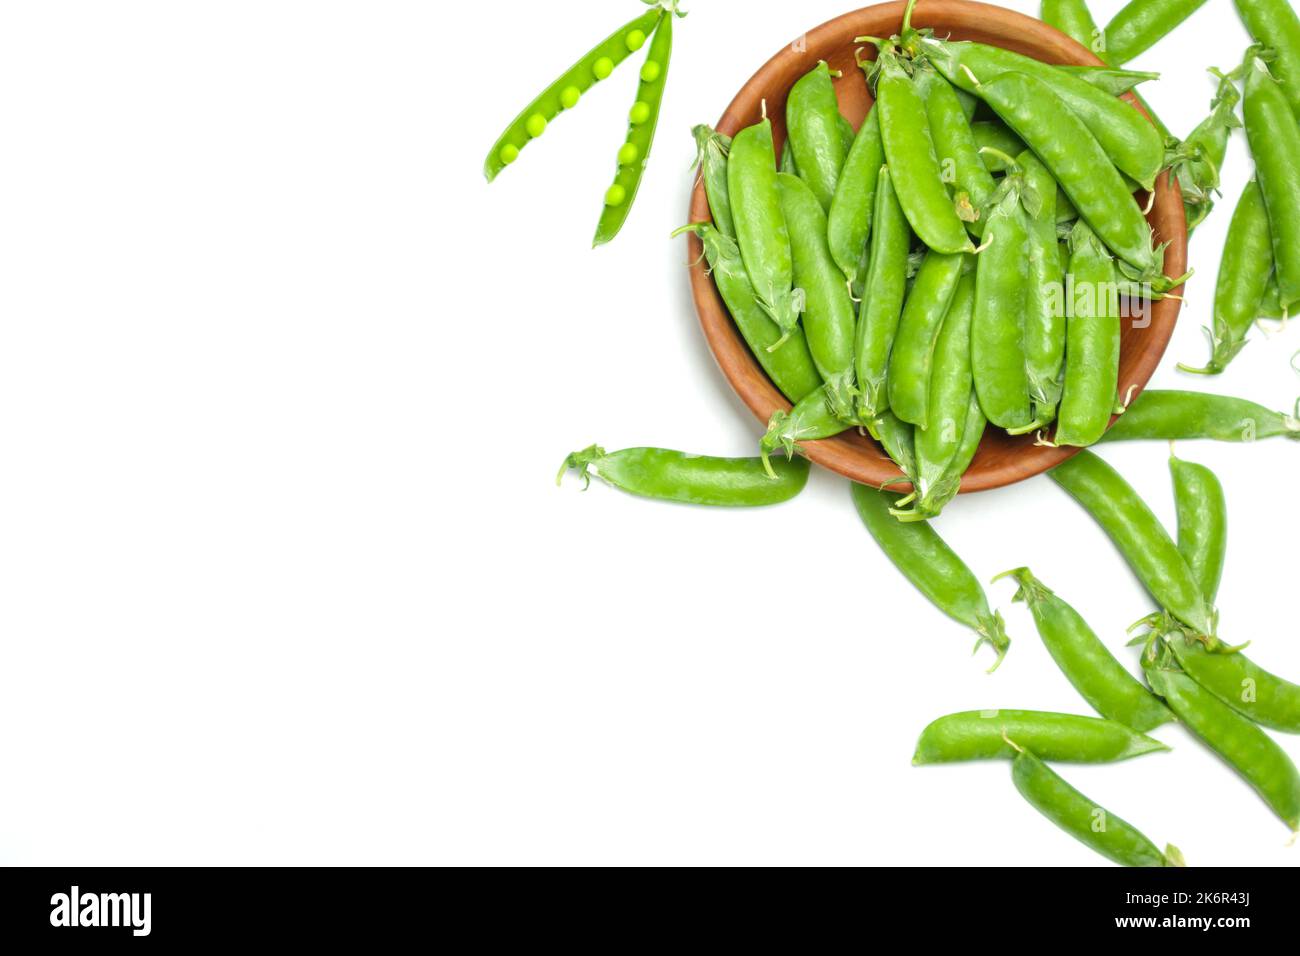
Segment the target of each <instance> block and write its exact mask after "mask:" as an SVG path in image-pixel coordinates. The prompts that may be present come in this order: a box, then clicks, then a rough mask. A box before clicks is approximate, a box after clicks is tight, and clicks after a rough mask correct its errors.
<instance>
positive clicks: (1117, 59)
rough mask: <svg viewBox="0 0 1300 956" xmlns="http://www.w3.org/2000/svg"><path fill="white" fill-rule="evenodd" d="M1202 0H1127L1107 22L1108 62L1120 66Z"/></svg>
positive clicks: (1163, 35) (1203, 0)
mask: <svg viewBox="0 0 1300 956" xmlns="http://www.w3.org/2000/svg"><path fill="white" fill-rule="evenodd" d="M1203 6H1205V0H1129V2H1128V3H1127V4H1126V5H1125V6H1124V7H1123V9H1121V10H1120V11H1119V13H1117V14H1115V16H1114V18H1112V19H1111V21H1110V23H1108V24H1106V46H1105V51H1106V55H1105V56H1104V57H1103V59H1105V60H1106V62H1107V63H1113V64H1115V65H1116V66H1122V65H1123V64H1125V63H1127V62H1129V61H1130V60H1132V59H1133V58H1134V57H1137V56H1140V55H1141V54H1143V53H1145V52H1146V51H1147V50H1149V49H1151V47H1153V46H1155V45H1156V43H1158V42H1159V41H1160V40H1162V39H1164V38H1165V37H1166V36H1168V35H1169V34H1170V33H1172V32H1173V30H1174V29H1175V28H1176V27H1177V26H1178V25H1179V24H1181V23H1182V22H1183V21H1184V20H1186V19H1187V18H1188V17H1190V16H1191V15H1192V14H1193V13H1195V12H1196V11H1197V10H1199V9H1200V8H1201V7H1203Z"/></svg>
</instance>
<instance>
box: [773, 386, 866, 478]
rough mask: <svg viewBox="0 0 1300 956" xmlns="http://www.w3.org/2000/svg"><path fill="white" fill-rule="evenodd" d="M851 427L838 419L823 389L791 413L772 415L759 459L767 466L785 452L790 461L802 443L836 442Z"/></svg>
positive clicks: (814, 393) (807, 398) (781, 412)
mask: <svg viewBox="0 0 1300 956" xmlns="http://www.w3.org/2000/svg"><path fill="white" fill-rule="evenodd" d="M851 427H852V426H851V425H849V424H848V423H847V422H845V421H843V420H842V419H840V418H838V417H837V416H836V415H835V413H834V412H833V411H832V410H831V406H830V403H829V402H828V401H827V400H826V390H825V389H824V388H819V389H817V390H815V391H813V392H809V393H808V394H807V395H805V396H804V397H803V398H802V399H800V400H799V402H798V404H796V405H795V406H794V408H792V409H790V411H788V412H785V411H777V412H773V413H772V417H771V419H769V420H768V423H767V433H766V434H765V435H764V436H763V439H762V441H760V442H759V446H758V448H759V455H760V456H761V458H762V461H763V462H764V463H766V462H767V461H768V459H769V458H770V457H771V455H772V452H774V451H777V450H781V451H784V452H785V454H786V457H787V458H789V457H792V456H793V455H794V453H795V448H796V446H797V445H798V443H799V442H805V441H818V440H820V439H823V438H834V437H835V436H836V435H838V434H840V432H844V431H848V429H849V428H851ZM772 474H775V473H774V472H773V473H772Z"/></svg>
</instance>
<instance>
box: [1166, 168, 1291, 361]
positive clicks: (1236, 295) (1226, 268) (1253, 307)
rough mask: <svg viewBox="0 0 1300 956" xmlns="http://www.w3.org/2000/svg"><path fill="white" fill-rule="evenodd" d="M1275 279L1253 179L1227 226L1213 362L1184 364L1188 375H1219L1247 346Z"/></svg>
mask: <svg viewBox="0 0 1300 956" xmlns="http://www.w3.org/2000/svg"><path fill="white" fill-rule="evenodd" d="M1272 274H1273V238H1272V231H1271V230H1270V228H1269V222H1268V209H1267V208H1265V206H1264V194H1263V193H1262V192H1261V191H1260V188H1259V184H1258V183H1257V182H1256V181H1255V180H1253V179H1252V180H1251V181H1250V182H1248V183H1247V184H1246V188H1245V189H1244V190H1242V193H1241V199H1240V200H1238V202H1237V208H1236V209H1235V210H1233V213H1232V222H1231V223H1230V224H1229V225H1228V239H1227V241H1226V242H1225V243H1224V245H1223V257H1222V258H1221V259H1220V260H1219V279H1218V282H1217V284H1216V285H1215V287H1214V326H1213V328H1211V329H1209V330H1207V331H1208V332H1209V336H1210V361H1209V364H1208V365H1206V366H1205V367H1204V368H1201V369H1196V368H1190V367H1188V366H1186V365H1182V364H1180V365H1179V366H1178V367H1179V368H1181V369H1182V370H1183V371H1185V372H1199V373H1202V374H1205V375H1218V374H1219V373H1221V372H1222V371H1223V370H1224V369H1226V368H1227V367H1228V364H1229V363H1230V362H1231V361H1232V360H1233V359H1234V358H1236V357H1237V353H1238V352H1240V351H1241V350H1242V348H1244V347H1245V345H1246V334H1247V333H1248V332H1249V331H1250V327H1251V326H1252V325H1254V324H1255V320H1256V319H1257V318H1259V316H1260V305H1261V304H1262V302H1263V299H1264V295H1265V293H1266V292H1267V291H1268V286H1269V277H1270V276H1272Z"/></svg>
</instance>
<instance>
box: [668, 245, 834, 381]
mask: <svg viewBox="0 0 1300 956" xmlns="http://www.w3.org/2000/svg"><path fill="white" fill-rule="evenodd" d="M682 232H693V233H694V234H695V235H697V236H699V238H700V242H701V243H702V244H703V246H704V255H705V258H706V259H708V262H709V270H710V273H711V274H712V276H713V281H714V283H716V284H717V287H718V292H719V294H720V295H721V296H722V301H723V302H725V303H726V305H727V311H728V312H730V313H731V318H732V320H733V321H734V322H735V323H736V328H738V329H740V334H741V335H742V336H743V337H744V339H745V342H746V343H747V344H748V345H749V349H750V351H751V352H753V354H754V357H755V358H756V359H758V364H759V365H761V366H763V371H765V372H766V373H767V375H768V378H770V379H771V380H772V382H773V384H775V385H776V387H777V388H779V389H780V390H781V393H782V394H783V395H785V397H786V398H788V399H790V401H792V402H797V401H799V400H800V399H801V398H803V397H804V396H805V395H808V394H809V393H810V392H813V391H816V390H817V389H818V388H820V387H821V384H822V377H821V375H820V374H818V372H817V366H816V365H815V364H814V362H813V357H812V353H811V352H809V351H808V342H807V340H806V339H805V337H804V332H803V329H801V328H799V327H797V326H796V327H795V328H794V330H793V331H791V332H790V334H789V335H785V334H783V333H782V332H781V330H780V329H779V328H778V327H777V324H776V323H775V322H773V321H772V318H771V316H769V315H768V314H767V312H765V311H764V310H763V308H762V307H761V306H760V305H759V304H758V299H757V297H756V296H755V295H754V287H753V285H751V284H750V281H749V274H748V273H746V272H745V264H744V263H743V262H741V260H740V248H739V247H738V246H737V245H736V243H735V240H733V239H728V238H727V237H726V236H724V235H723V234H722V233H721V232H720V231H719V230H718V229H716V228H714V227H713V226H711V225H709V224H708V223H693V224H692V225H689V226H684V227H682V228H681V229H679V230H678V231H677V234H680V233H682ZM778 343H779V344H778Z"/></svg>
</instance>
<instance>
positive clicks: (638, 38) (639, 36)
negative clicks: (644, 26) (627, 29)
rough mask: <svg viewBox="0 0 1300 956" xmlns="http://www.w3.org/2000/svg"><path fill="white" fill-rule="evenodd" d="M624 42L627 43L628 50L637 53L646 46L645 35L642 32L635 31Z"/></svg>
mask: <svg viewBox="0 0 1300 956" xmlns="http://www.w3.org/2000/svg"><path fill="white" fill-rule="evenodd" d="M624 42H625V43H627V48H628V49H629V50H631V51H632V52H633V53H635V52H636V51H637V50H639V49H641V47H643V46H645V33H643V32H642V31H640V30H633V31H632V32H631V33H629V34H628V35H627V39H626V40H625V41H624Z"/></svg>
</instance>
